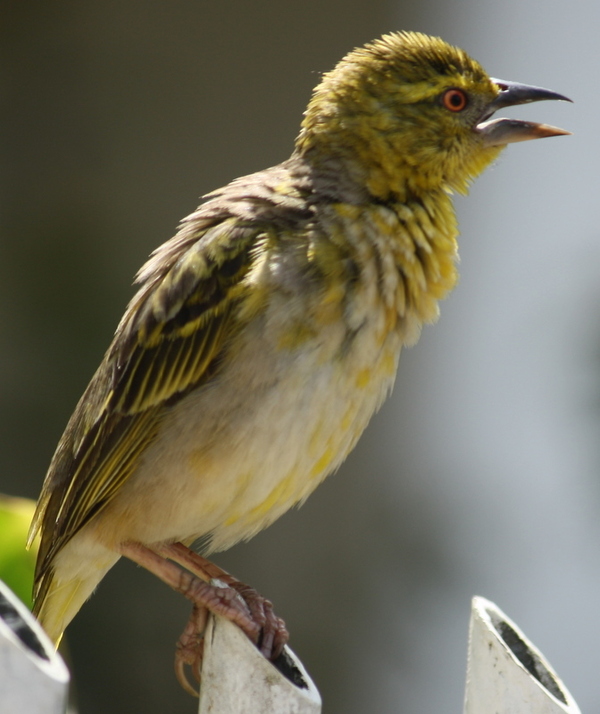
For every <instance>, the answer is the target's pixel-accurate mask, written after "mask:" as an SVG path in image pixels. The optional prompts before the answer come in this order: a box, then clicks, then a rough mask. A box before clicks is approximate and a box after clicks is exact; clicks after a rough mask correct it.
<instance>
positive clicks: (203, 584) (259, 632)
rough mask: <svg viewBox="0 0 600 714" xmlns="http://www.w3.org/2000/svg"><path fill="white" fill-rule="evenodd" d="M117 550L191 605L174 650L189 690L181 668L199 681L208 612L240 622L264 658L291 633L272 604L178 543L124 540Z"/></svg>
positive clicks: (273, 654) (275, 654) (182, 680)
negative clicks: (148, 544) (153, 544)
mask: <svg viewBox="0 0 600 714" xmlns="http://www.w3.org/2000/svg"><path fill="white" fill-rule="evenodd" d="M121 552H122V553H123V555H125V556H127V557H128V558H130V559H131V560H133V561H135V562H136V563H138V564H139V565H142V566H143V567H144V568H146V569H147V570H149V571H150V572H152V573H154V574H155V575H157V576H158V577H159V578H160V579H161V580H163V581H164V582H166V583H167V584H168V585H170V586H171V587H172V588H173V589H174V590H176V591H177V592H180V593H181V594H182V595H184V596H185V597H186V598H188V600H191V601H192V603H193V610H192V614H191V616H190V619H189V621H188V623H187V625H186V627H185V629H184V631H183V633H182V635H181V637H180V638H179V642H178V643H177V650H176V654H175V672H176V675H177V679H178V681H179V683H180V684H181V686H182V687H183V688H184V689H185V690H186V691H187V692H189V693H191V694H194V695H197V694H198V692H197V691H196V690H195V689H194V687H193V686H192V685H191V684H190V682H189V680H188V678H187V677H186V673H185V667H186V666H189V667H190V668H191V670H192V674H193V676H194V678H195V679H196V680H197V681H200V672H201V667H202V656H203V651H204V630H205V628H206V622H207V617H208V613H209V612H212V613H214V614H215V615H220V616H222V617H225V618H226V619H228V620H230V621H231V622H234V623H235V624H236V625H238V627H240V629H241V630H242V631H243V632H244V633H245V634H246V635H247V636H248V638H249V639H250V640H251V641H252V642H253V643H254V644H255V645H256V646H257V647H258V649H259V650H260V652H261V653H262V654H263V655H264V656H265V657H266V658H267V659H269V660H271V661H272V660H275V659H277V657H278V656H279V655H280V654H281V652H282V651H283V648H284V646H285V644H286V643H287V641H288V639H289V634H288V631H287V629H286V627H285V623H284V622H283V620H282V619H281V618H279V617H277V615H275V613H274V612H273V605H272V603H271V602H270V601H269V600H267V599H266V598H264V597H262V596H261V595H259V593H258V592H257V591H256V590H254V589H253V588H251V587H250V586H248V585H245V584H244V583H241V582H240V581H239V580H236V579H235V578H234V577H233V576H232V575H230V574H229V573H227V572H225V571H224V570H222V569H221V568H219V567H218V566H217V565H215V564H214V563H211V562H210V561H209V560H206V559H205V558H202V557H201V556H200V555H198V554H197V553H194V551H192V550H190V549H189V548H187V547H186V546H184V545H182V544H181V543H173V544H168V545H162V546H156V549H150V548H148V547H146V546H143V545H141V544H139V543H125V544H122V546H121ZM171 561H174V562H171ZM180 566H183V568H185V570H184V569H183V568H182V567H180Z"/></svg>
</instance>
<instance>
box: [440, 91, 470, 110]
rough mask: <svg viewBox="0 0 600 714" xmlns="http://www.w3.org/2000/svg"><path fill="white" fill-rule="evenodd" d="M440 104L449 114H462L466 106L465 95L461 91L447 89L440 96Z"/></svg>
mask: <svg viewBox="0 0 600 714" xmlns="http://www.w3.org/2000/svg"><path fill="white" fill-rule="evenodd" d="M442 103H443V105H444V106H445V107H446V109H448V110H449V111H451V112H462V110H463V109H464V108H465V107H466V106H467V95H466V94H465V93H464V92H463V90H462V89H448V90H446V91H445V92H444V94H443V96H442Z"/></svg>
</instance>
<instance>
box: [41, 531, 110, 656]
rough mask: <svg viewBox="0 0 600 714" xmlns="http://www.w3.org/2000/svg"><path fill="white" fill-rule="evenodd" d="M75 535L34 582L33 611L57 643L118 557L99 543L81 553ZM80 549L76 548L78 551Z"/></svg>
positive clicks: (57, 643) (56, 643)
mask: <svg viewBox="0 0 600 714" xmlns="http://www.w3.org/2000/svg"><path fill="white" fill-rule="evenodd" d="M75 541H76V539H75V538H74V539H73V540H72V541H71V542H69V543H67V545H66V546H65V547H64V548H63V550H62V551H61V552H59V553H58V555H57V557H56V558H55V562H54V563H53V564H52V566H51V568H50V570H49V571H47V572H46V573H44V574H43V576H42V577H41V578H40V581H39V582H38V584H37V594H36V597H35V603H34V607H33V613H34V615H36V617H37V618H38V620H39V622H40V624H41V625H42V627H43V628H44V630H45V631H46V634H47V635H48V637H50V639H51V640H52V641H53V642H54V643H55V645H56V646H57V647H58V645H59V643H60V640H61V638H62V635H63V632H64V631H65V629H66V628H67V625H68V624H69V623H70V622H71V620H72V619H73V618H74V617H75V615H76V614H77V613H78V612H79V610H80V608H81V606H82V605H83V604H84V602H85V601H86V600H87V599H88V598H89V597H90V596H91V595H92V593H93V592H94V590H95V589H96V586H97V585H98V583H99V582H100V581H101V580H102V578H103V577H104V576H105V575H106V573H107V572H108V570H110V568H112V566H113V565H114V564H115V563H116V562H117V560H118V559H119V555H118V554H117V553H114V552H112V551H110V550H107V549H106V548H103V547H102V546H99V550H96V552H95V553H94V554H93V555H94V556H95V557H82V556H84V555H85V556H90V555H92V553H90V552H87V553H85V554H83V553H81V552H80V551H81V548H80V547H78V546H80V545H81V544H77V543H76V542H75ZM78 551H79V552H78Z"/></svg>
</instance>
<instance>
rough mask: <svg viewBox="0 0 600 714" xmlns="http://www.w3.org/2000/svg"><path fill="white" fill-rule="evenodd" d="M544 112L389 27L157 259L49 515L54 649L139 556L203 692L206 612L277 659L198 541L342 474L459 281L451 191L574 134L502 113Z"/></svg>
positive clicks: (237, 591)
mask: <svg viewBox="0 0 600 714" xmlns="http://www.w3.org/2000/svg"><path fill="white" fill-rule="evenodd" d="M542 99H562V100H565V99H566V97H563V96H561V95H560V94H556V93H555V92H551V91H549V90H546V89H541V88H539V87H532V86H527V85H522V84H516V83H513V82H504V81H500V80H497V79H491V78H490V77H489V76H488V75H487V74H486V73H485V71H484V70H483V69H482V67H481V66H480V65H479V64H478V63H477V62H475V61H474V60H472V59H471V58H470V57H469V56H468V55H467V54H466V53H465V52H463V51H462V50H460V49H457V48H456V47H452V46H451V45H449V44H447V43H445V42H444V41H442V40H441V39H439V38H435V37H428V36H426V35H423V34H419V33H412V32H401V33H395V34H389V35H385V36H384V37H382V38H381V39H378V40H375V41H374V42H371V43H370V44H367V45H365V46H364V47H361V48H359V49H356V50H354V51H353V52H350V54H348V55H347V56H346V57H345V58H344V59H342V60H341V62H340V63H339V64H338V65H337V66H336V67H335V69H333V71H331V72H329V73H328V74H325V75H324V77H323V78H322V81H321V82H320V84H319V85H318V86H317V88H316V89H315V91H314V93H313V96H312V98H311V100H310V103H309V105H308V108H307V110H306V113H305V117H304V121H303V122H302V127H301V130H300V134H299V136H298V138H297V139H296V142H295V147H294V151H293V153H292V155H291V157H290V158H289V159H288V160H287V161H284V162H283V163H281V164H279V165H278V166H275V167H273V168H270V169H267V170H266V171H260V172H258V173H255V174H252V175H250V176H245V177H243V178H239V179H237V180H235V181H233V182H232V183H230V184H229V185H227V186H225V187H224V188H221V189H219V190H217V191H214V192H213V193H210V194H208V196H206V197H205V201H204V202H203V203H202V205H201V206H200V207H199V208H198V209H197V210H196V211H195V212H194V213H192V214H191V215H190V216H188V217H187V218H185V219H184V220H183V222H182V224H181V227H180V229H179V231H178V233H177V234H176V235H175V236H174V237H173V238H171V240H169V241H167V242H166V243H164V244H163V245H162V246H160V247H159V248H157V249H156V250H155V251H154V253H153V254H152V256H151V257H150V259H149V260H148V262H147V263H146V264H145V265H144V266H143V267H142V269H141V270H140V271H139V273H138V275H137V278H136V282H137V283H138V285H139V289H138V292H137V294H136V295H135V296H134V298H133V300H132V301H131V303H130V305H129V307H128V308H127V310H126V312H125V315H124V316H123V319H122V320H121V322H120V324H119V326H118V327H117V330H116V333H115V337H114V339H113V341H112V344H111V345H110V347H109V348H108V351H107V353H106V355H105V357H104V359H103V361H102V363H101V365H100V367H99V369H98V371H97V372H96V374H95V375H94V377H93V378H92V381H91V382H90V384H89V386H88V388H87V389H86V391H85V393H84V395H83V397H82V398H81V400H80V402H79V404H78V405H77V407H76V409H75V412H74V414H73V416H72V417H71V420H70V421H69V423H68V425H67V428H66V430H65V433H64V435H63V436H62V438H61V440H60V442H59V444H58V448H57V450H56V453H55V455H54V458H53V460H52V463H51V465H50V469H49V471H48V474H47V476H46V479H45V481H44V485H43V489H42V493H41V496H40V499H39V503H38V506H37V511H36V514H35V517H34V519H33V524H32V527H31V534H30V540H31V539H33V537H34V536H35V535H36V534H37V533H38V531H39V532H41V543H40V549H39V557H38V561H37V572H36V581H35V608H34V611H35V613H36V614H37V616H38V617H39V619H40V621H41V623H42V625H43V626H44V628H45V629H46V631H47V633H48V634H49V636H50V637H51V638H52V639H53V640H54V641H57V642H58V640H59V639H60V637H61V635H62V633H63V631H64V629H65V628H66V626H67V625H68V624H69V622H70V621H71V619H72V618H73V617H74V615H75V614H76V613H77V611H78V610H79V608H80V607H81V606H82V604H83V603H84V601H85V600H86V599H87V598H88V597H89V596H90V594H91V593H92V591H93V590H94V588H95V587H96V585H97V584H98V583H99V582H100V580H101V579H102V578H103V577H104V575H105V574H106V572H107V571H108V570H109V569H110V568H111V567H112V566H113V565H114V564H115V563H116V561H117V560H118V559H119V558H120V557H121V556H122V555H125V556H127V557H128V558H130V559H132V560H134V561H135V562H136V563H138V564H140V565H142V566H144V567H145V568H147V569H148V570H150V571H152V572H153V573H155V574H156V575H158V577H160V578H161V579H163V580H164V581H166V582H167V583H168V584H169V585H171V586H172V587H174V588H175V589H176V590H178V591H180V592H182V593H183V594H184V595H185V596H186V597H188V598H189V599H190V600H191V601H192V602H193V612H192V617H191V618H190V622H189V623H188V626H187V627H186V629H185V631H184V633H183V635H182V637H181V639H180V642H179V646H178V650H177V655H176V669H177V672H178V677H179V679H180V681H182V684H183V685H184V686H186V688H188V689H189V688H190V685H189V684H188V683H187V680H186V678H185V675H184V671H183V667H184V665H185V664H186V663H187V664H191V665H192V666H193V667H194V665H195V666H196V667H195V668H196V670H197V669H198V667H197V664H198V661H199V658H200V654H199V649H200V642H201V636H202V627H203V623H204V620H205V616H206V612H207V610H210V611H211V612H214V613H217V614H221V615H225V616H226V617H229V618H230V619H231V620H233V621H234V622H237V623H238V624H239V625H240V626H241V627H242V629H243V630H244V631H245V632H246V633H247V634H248V636H249V637H250V638H251V639H252V640H253V641H254V642H255V643H257V645H258V646H259V647H260V649H261V651H262V652H263V653H264V654H265V656H267V657H269V658H275V657H276V656H277V655H278V654H279V653H280V652H281V650H282V648H283V645H284V644H285V642H286V641H287V638H288V635H287V632H286V630H285V626H284V624H283V622H282V621H281V620H280V619H279V618H277V617H276V616H275V615H274V614H273V610H272V606H271V604H270V603H269V601H267V600H265V599H264V598H261V597H260V596H259V595H258V594H257V593H256V591H253V590H252V589H250V588H249V587H247V586H244V585H242V584H241V583H239V582H238V581H237V580H235V579H234V578H233V577H232V576H230V575H228V574H227V573H225V572H224V571H223V570H221V569H220V568H218V567H217V566H216V565H214V564H212V563H211V562H210V561H208V560H206V559H204V558H203V557H201V556H199V555H197V554H196V553H194V552H193V551H192V550H190V547H189V546H190V545H191V544H192V543H193V542H194V541H196V540H197V539H203V541H204V543H205V544H206V553H207V554H208V553H210V552H214V551H219V550H222V549H224V548H229V547H230V546H232V545H233V544H234V543H237V542H238V541H240V540H244V539H248V538H250V537H252V536H253V535H254V534H256V533H257V532H258V531H260V530H262V529H263V528H266V527H267V526H268V525H269V524H271V523H272V522H273V521H274V520H275V519H277V518H279V516H281V515H282V514H283V513H285V511H287V510H288V509H289V508H291V507H292V506H294V505H298V504H301V503H302V502H303V501H304V500H305V499H306V498H307V497H308V495H309V494H310V493H311V492H312V491H313V490H314V489H315V488H316V487H317V486H318V485H319V484H320V483H321V481H322V480H323V479H324V478H325V476H327V475H328V474H330V473H331V472H332V471H335V469H337V468H338V467H339V465H340V464H341V463H342V461H343V460H344V459H345V457H346V456H347V455H348V453H349V452H350V451H351V449H352V448H353V447H354V445H355V444H356V441H357V439H358V438H359V437H360V435H361V434H362V432H363V430H364V429H365V427H366V426H367V424H368V422H369V419H370V418H371V416H372V415H373V413H374V412H375V411H376V410H377V409H378V407H379V406H380V405H381V403H382V401H383V400H384V398H385V397H386V395H387V394H388V393H389V392H390V390H391V388H392V384H393V382H394V376H395V374H396V366H397V364H398V357H399V355H400V351H401V349H402V347H403V346H408V345H412V344H414V343H415V342H416V340H417V338H418V337H419V333H420V331H421V326H422V325H423V324H424V323H432V322H434V321H435V320H436V319H437V317H438V301H439V300H441V299H442V298H443V297H444V296H445V295H446V294H447V293H448V291H449V290H451V289H452V287H453V286H454V284H455V282H456V278H457V273H456V262H457V245H456V236H457V226H456V219H455V215H454V210H453V206H452V200H451V194H452V192H454V191H458V192H459V193H465V192H466V191H467V188H468V185H469V183H470V182H471V181H472V180H473V179H474V178H475V177H476V176H477V175H478V174H479V173H480V172H481V171H482V170H483V169H484V168H485V167H486V166H488V165H489V164H490V163H491V162H492V161H493V160H494V159H495V158H496V157H497V156H498V154H499V153H500V151H501V150H502V148H503V147H504V146H505V145H506V144H509V143H512V142H517V141H524V140H528V139H537V138H541V137H548V136H555V135H559V134H568V133H569V132H566V131H564V130H562V129H557V128H555V127H550V126H547V125H545V124H535V123H531V122H524V121H518V120H513V119H491V118H490V117H491V116H492V114H493V113H494V112H496V110H498V109H500V108H503V107H507V106H510V105H514V104H523V103H526V102H535V101H538V100H542ZM195 674H196V676H198V672H197V671H196V672H195Z"/></svg>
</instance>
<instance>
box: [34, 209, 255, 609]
mask: <svg viewBox="0 0 600 714" xmlns="http://www.w3.org/2000/svg"><path fill="white" fill-rule="evenodd" d="M193 229H194V226H193V223H192V224H191V225H188V226H187V227H186V226H184V229H182V231H180V234H178V235H177V236H175V238H173V239H172V240H171V241H169V242H168V243H166V244H164V245H163V246H162V247H161V248H159V249H158V251H157V252H156V253H155V254H154V256H153V257H152V258H151V259H150V261H149V262H148V263H147V265H146V266H145V267H144V268H143V269H142V271H141V272H140V275H139V276H138V280H139V281H141V282H142V283H143V286H142V288H141V289H140V291H139V292H138V294H137V295H136V297H135V298H134V299H133V301H132V303H131V305H130V306H129V308H128V310H127V312H126V313H125V316H124V318H123V320H122V321H121V324H120V325H119V327H118V328H117V332H116V334H115V339H114V341H113V343H112V345H111V347H110V348H109V350H108V352H107V354H106V356H105V358H104V360H103V362H102V364H101V365H100V368H99V369H98V371H97V373H96V374H95V376H94V377H93V379H92V381H91V383H90V385H89V387H88V388H87V390H86V392H85V394H84V395H83V397H82V399H81V400H80V402H79V404H78V406H77V408H76V410H75V412H74V414H73V416H72V418H71V420H70V422H69V424H68V426H67V429H66V431H65V433H64V435H63V437H62V439H61V441H60V443H59V445H58V448H57V451H56V454H55V456H54V458H53V460H52V463H51V465H50V469H49V472H48V475H47V476H46V480H45V481H44V486H43V489H42V494H41V496H40V500H39V502H38V508H37V511H36V515H35V517H34V520H33V524H32V528H31V534H30V540H32V539H33V537H34V536H35V534H36V532H37V531H38V530H41V535H42V537H41V544H40V551H39V555H38V564H37V570H36V583H37V585H36V589H37V590H38V593H39V591H40V589H41V591H42V593H41V599H42V600H43V590H44V586H43V580H44V579H45V577H44V576H45V574H46V573H47V571H49V570H50V569H51V563H52V560H53V558H54V556H55V555H56V553H57V552H58V551H59V550H60V549H61V548H62V547H63V546H64V544H65V543H66V542H67V541H68V540H69V539H70V538H71V537H72V536H73V535H74V534H75V533H76V532H77V531H78V530H79V529H80V528H81V527H82V526H83V525H84V524H85V523H86V522H87V521H88V520H89V519H90V518H91V517H92V516H94V515H95V514H97V513H98V512H99V511H100V510H102V509H103V508H104V507H105V506H106V505H107V504H108V503H109V502H110V501H111V499H112V498H114V496H115V495H116V494H117V492H118V491H119V489H120V488H121V487H122V486H123V484H124V483H125V481H126V480H127V478H128V477H129V476H130V475H131V474H132V472H133V471H134V469H135V467H136V464H137V461H138V459H139V457H140V455H141V454H142V453H143V451H144V450H145V449H146V448H147V447H148V445H149V444H150V443H151V442H152V440H153V439H154V438H155V436H156V434H157V431H158V429H159V427H160V423H161V419H162V417H163V416H164V414H165V412H166V410H167V409H168V407H169V406H170V405H172V404H173V403H175V402H176V401H177V400H178V399H180V398H181V397H182V396H185V395H186V394H187V393H188V392H189V391H190V390H191V389H193V388H195V387H197V386H199V385H200V384H202V383H203V382H204V381H206V380H207V379H209V378H210V376H211V375H213V374H214V372H215V370H216V369H217V368H218V362H219V356H220V354H221V353H222V350H223V347H224V342H225V338H226V337H227V336H228V335H230V334H231V333H232V331H235V324H236V320H235V319H234V318H235V308H236V306H237V305H238V304H239V302H240V301H241V299H242V297H243V295H244V292H245V291H246V290H247V284H246V282H245V281H244V280H243V278H244V276H245V275H246V273H247V272H248V270H249V269H250V266H251V264H252V261H253V260H254V258H255V257H256V256H257V253H258V252H259V248H258V246H259V245H260V242H261V241H260V237H261V235H264V234H263V233H262V232H261V229H260V227H258V226H257V225H256V224H254V225H252V224H248V223H247V224H246V225H244V224H243V223H242V222H240V221H239V220H236V219H233V218H230V219H228V220H224V221H221V222H219V223H218V224H216V225H212V226H210V227H208V228H205V229H203V230H198V227H197V226H196V227H195V233H194V230H193ZM165 263H166V264H167V268H165Z"/></svg>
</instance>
